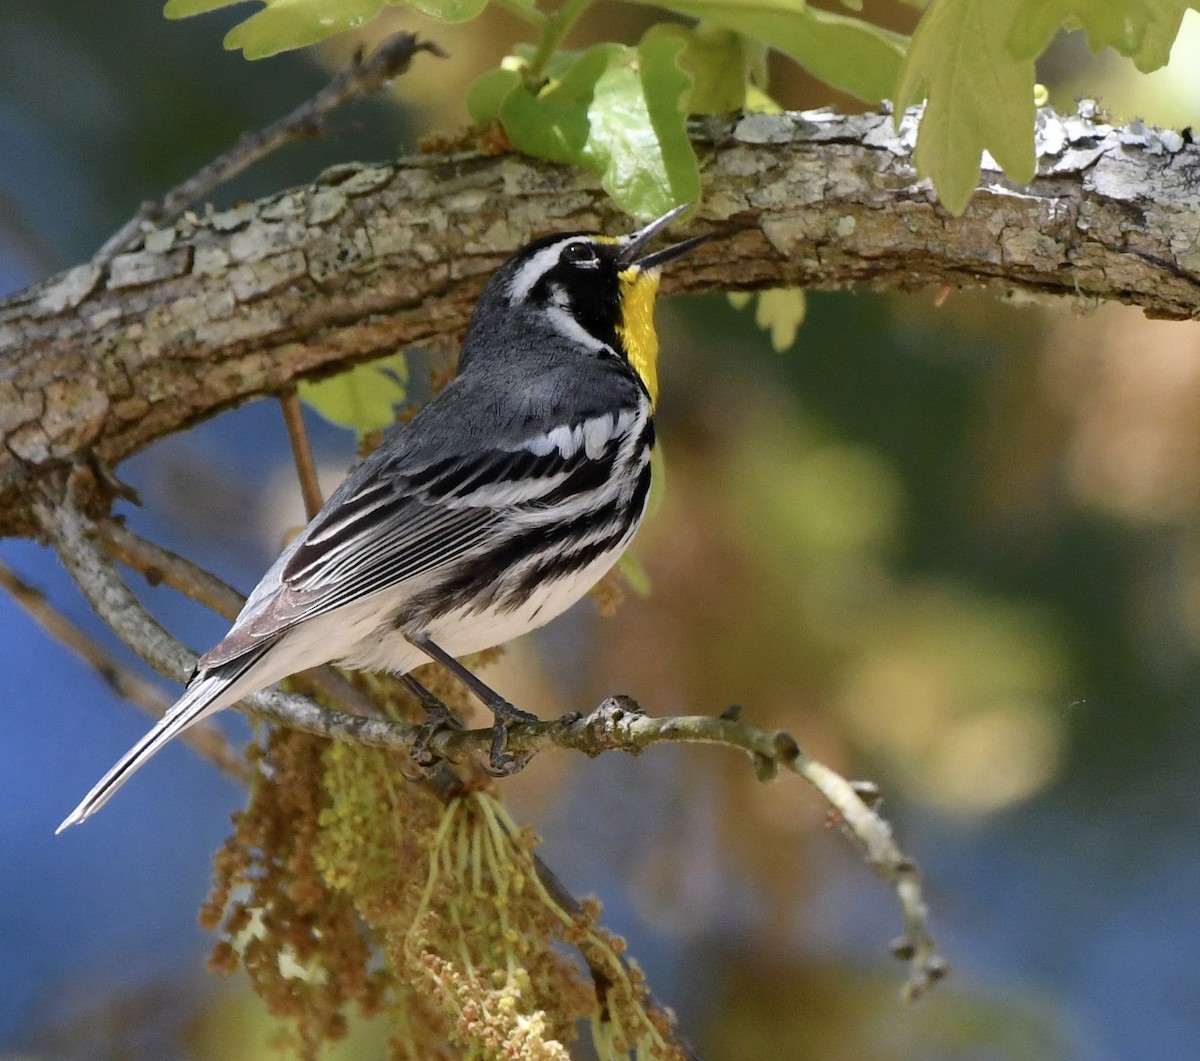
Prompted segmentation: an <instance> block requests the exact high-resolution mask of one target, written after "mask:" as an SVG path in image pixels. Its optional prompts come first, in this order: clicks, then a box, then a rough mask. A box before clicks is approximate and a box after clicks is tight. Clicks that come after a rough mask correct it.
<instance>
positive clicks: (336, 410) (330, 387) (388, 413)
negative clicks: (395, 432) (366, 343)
mask: <svg viewBox="0 0 1200 1061" xmlns="http://www.w3.org/2000/svg"><path fill="white" fill-rule="evenodd" d="M297 392H298V393H299V395H300V397H301V398H302V399H304V401H306V402H307V403H308V404H309V405H310V406H312V407H313V408H314V409H316V411H317V412H319V413H320V414H321V415H322V416H323V417H325V419H326V420H329V421H330V422H332V423H335V424H339V425H340V426H342V427H348V428H351V429H352V430H354V431H356V432H357V433H358V435H359V437H360V438H361V437H362V436H363V435H366V434H370V432H372V431H380V430H382V429H383V428H385V427H391V425H392V424H394V423H395V422H396V418H397V415H398V413H399V411H400V407H401V406H403V405H404V403H405V400H406V399H407V397H408V357H407V356H406V355H405V354H391V355H390V356H388V357H385V358H381V359H380V360H378V361H372V362H370V363H369V364H365V365H356V366H355V367H354V368H352V369H350V371H349V372H341V373H339V374H338V375H336V376H333V377H330V378H328V379H323V380H317V381H315V382H314V381H309V380H302V381H301V382H300V385H299V387H297Z"/></svg>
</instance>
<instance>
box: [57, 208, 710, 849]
mask: <svg viewBox="0 0 1200 1061" xmlns="http://www.w3.org/2000/svg"><path fill="white" fill-rule="evenodd" d="M684 209H686V207H678V208H676V209H675V210H672V211H670V212H669V213H667V214H664V215H663V216H662V217H660V218H658V219H657V220H656V221H653V222H651V223H650V224H649V225H646V226H645V227H644V228H642V229H640V230H639V231H637V232H634V233H633V234H632V235H629V236H623V237H619V238H614V237H608V236H598V235H594V234H588V233H565V234H560V235H554V236H547V237H545V238H543V239H539V240H537V241H536V242H534V243H531V244H529V246H527V247H525V248H523V249H522V250H520V251H518V252H517V253H516V254H515V255H513V257H512V258H510V259H509V260H508V261H507V262H506V263H505V264H504V265H503V266H501V267H500V269H499V270H498V271H497V272H496V274H495V275H494V276H493V277H492V278H491V280H490V281H489V282H488V284H487V286H486V287H485V288H484V291H483V294H482V296H481V297H480V299H479V303H478V304H477V305H476V307H475V312H474V314H473V315H472V318H471V323H470V325H469V326H468V328H467V334H466V339H465V341H464V343H463V348H462V352H461V354H460V356H459V365H458V375H457V377H456V378H455V379H454V381H453V382H452V383H450V384H449V385H448V386H447V387H446V388H445V390H443V391H442V392H441V393H440V394H439V395H438V396H437V397H436V398H434V399H433V400H432V401H431V402H429V404H428V405H426V406H425V407H424V408H423V409H422V410H421V411H420V412H419V413H418V414H417V415H416V416H415V417H414V418H413V419H412V420H411V421H410V422H409V423H408V424H406V425H403V426H401V427H399V428H398V429H396V430H395V431H394V433H392V434H391V435H389V436H388V437H387V438H386V439H385V441H384V442H383V444H382V445H381V446H380V447H379V448H378V449H377V450H375V452H374V453H372V454H371V455H370V456H369V457H367V458H366V460H364V461H363V462H362V463H361V464H359V465H358V467H356V468H355V469H354V470H353V471H352V472H351V473H350V475H349V476H348V477H347V478H346V480H345V481H344V482H343V483H342V484H341V486H340V487H338V489H337V490H336V491H335V492H334V493H333V495H332V496H331V497H330V498H329V500H328V501H327V502H326V504H325V507H324V508H322V509H321V511H320V512H319V513H318V514H317V515H316V516H315V517H314V518H313V520H312V521H311V522H310V523H309V524H308V526H307V527H305V528H304V530H303V531H301V532H300V534H299V535H297V537H296V538H295V539H294V540H293V541H292V542H291V544H290V545H289V546H288V547H287V549H285V550H284V552H283V555H282V556H280V557H279V559H278V560H277V561H276V562H275V564H274V565H273V566H272V567H271V569H270V570H269V571H268V572H267V573H266V575H265V576H263V579H262V581H261V582H260V583H259V584H258V586H257V587H256V588H255V590H254V592H253V593H251V594H250V598H249V600H247V602H246V606H245V607H244V608H243V609H242V612H241V614H240V615H239V616H238V618H237V620H236V621H235V622H234V624H233V628H232V629H231V630H230V631H229V633H228V634H227V635H226V636H225V638H224V640H222V641H221V642H220V644H218V645H217V646H216V647H215V648H213V649H212V650H211V651H210V652H208V653H207V654H205V655H204V656H203V657H201V659H200V662H199V665H198V667H197V669H196V672H195V674H194V675H193V676H192V678H191V681H190V682H189V683H188V686H187V690H186V692H184V694H183V696H182V697H181V698H180V700H179V701H178V702H177V703H176V704H175V705H174V706H173V707H171V709H170V710H169V711H167V713H166V714H165V715H164V716H163V718H162V719H161V720H160V721H159V722H158V724H157V725H155V727H154V728H153V729H152V730H150V732H149V733H147V734H146V736H145V737H143V738H142V739H141V740H140V741H138V743H137V744H135V745H134V746H133V748H131V749H130V750H129V751H128V752H127V753H126V754H125V756H124V757H123V758H122V759H121V760H120V761H119V762H118V763H117V764H116V765H115V766H114V767H113V768H112V769H111V770H110V771H109V772H108V773H107V774H105V775H104V777H103V778H101V779H100V781H99V782H98V783H97V784H96V786H95V787H94V788H93V789H92V790H91V792H89V793H88V794H87V796H85V797H84V799H83V802H81V803H80V804H79V806H78V807H76V808H75V810H74V811H72V812H71V814H70V815H69V816H68V817H67V819H66V820H65V821H64V822H63V823H62V825H60V826H59V830H60V831H61V830H62V829H64V828H66V827H67V826H68V825H74V824H75V823H77V822H81V821H83V820H84V819H85V818H87V817H88V816H89V815H91V814H93V813H94V812H95V811H97V810H98V809H99V808H100V807H102V806H103V805H104V804H105V803H106V802H107V801H108V799H109V798H110V797H111V796H112V794H113V793H114V792H115V791H116V790H117V789H118V788H119V787H120V786H121V785H122V784H124V783H125V781H126V780H127V779H128V778H129V777H130V775H131V774H133V772H134V771H135V770H137V769H138V768H139V767H140V766H141V765H142V764H143V763H144V762H145V761H146V760H147V759H149V758H150V756H152V755H154V753H155V752H157V751H158V750H159V749H160V748H162V746H163V745H164V744H166V743H167V742H168V741H169V740H171V739H172V738H173V737H175V736H177V735H178V734H180V733H181V732H183V730H185V729H187V728H188V727H189V726H191V725H192V724H193V723H195V722H198V721H199V720H200V719H202V718H204V717H206V716H207V715H210V714H212V713H213V712H214V711H218V710H220V709H221V708H224V707H229V706H230V705H232V704H234V703H236V702H237V701H238V700H240V699H241V698H242V697H244V696H246V695H248V694H249V693H252V692H255V691H256V690H259V689H262V688H264V687H266V686H268V685H270V684H272V683H273V682H276V681H279V680H280V679H281V678H285V677H287V676H288V675H289V674H294V673H296V672H297V671H300V670H305V669H307V668H309V667H315V666H318V665H320V664H322V663H327V662H330V661H336V662H340V663H343V664H345V665H346V666H348V667H352V668H359V669H363V670H382V671H391V672H392V673H395V674H399V675H407V674H408V672H409V671H411V670H412V669H413V668H415V667H419V666H421V665H422V664H424V663H428V662H429V661H430V660H436V661H437V662H439V663H442V664H444V665H445V666H446V667H448V668H449V669H450V670H451V671H452V672H453V673H454V674H455V675H456V676H457V677H458V678H459V679H460V680H461V681H462V682H463V683H464V684H465V685H466V686H467V687H468V688H469V689H470V690H471V691H472V693H474V694H475V695H476V696H477V697H478V698H479V699H480V700H481V701H482V702H483V703H484V704H486V705H487V707H488V708H490V709H491V711H492V712H493V714H494V715H495V726H494V730H493V740H492V750H491V757H490V769H491V770H492V771H493V772H495V773H505V772H510V771H511V770H512V769H514V768H515V767H516V766H517V764H516V763H515V762H514V761H513V759H512V757H511V756H510V755H509V754H508V753H507V752H506V751H505V748H504V744H505V736H506V733H507V729H506V726H507V724H509V723H511V722H513V721H517V720H535V718H536V716H533V715H530V714H527V713H526V712H523V711H518V710H517V709H516V708H515V707H513V706H512V705H511V704H509V703H508V702H507V701H506V700H504V699H503V698H502V697H500V696H499V695H497V694H496V693H495V692H493V691H492V690H491V689H489V688H488V687H487V686H486V685H484V684H483V682H481V681H480V680H479V679H478V678H477V677H475V675H474V674H472V673H471V672H470V671H469V670H467V669H466V668H465V667H463V666H462V665H461V664H459V663H458V662H457V661H456V660H455V657H456V656H460V655H464V654H466V653H470V652H477V651H479V650H481V649H484V648H488V647H490V646H492V645H497V644H500V643H501V642H504V641H507V640H509V639H510V638H513V637H516V636H517V635H518V634H523V633H525V632H526V631H528V630H533V629H535V628H537V627H539V626H541V625H542V624H543V623H546V622H548V621H549V620H550V619H553V618H554V617H555V616H556V615H558V614H559V613H560V612H562V611H563V610H564V609H566V608H567V607H568V606H570V605H571V604H573V603H574V602H575V601H577V600H578V599H579V598H580V597H581V596H583V594H584V593H586V592H587V591H588V590H589V589H590V588H591V587H592V586H593V585H595V583H596V581H597V580H598V579H599V578H600V576H601V575H603V574H604V573H605V572H606V571H607V570H608V569H609V568H610V567H611V566H612V565H613V564H614V563H615V562H616V560H617V558H618V557H619V556H620V555H621V553H622V552H623V551H624V549H625V547H626V546H627V545H628V544H629V542H630V539H631V538H632V537H633V535H634V532H635V531H636V530H637V527H638V524H639V523H640V522H641V519H642V514H643V512H644V510H645V507H646V499H647V496H648V494H649V490H650V452H651V450H652V448H653V446H654V419H653V416H654V403H655V399H656V397H657V392H658V380H657V372H656V358H657V354H658V339H657V337H656V335H655V331H654V320H653V312H654V298H655V295H656V293H657V290H658V278H659V270H660V267H661V266H662V265H663V264H664V263H665V262H667V261H670V260H671V259H672V258H675V257H678V256H679V255H681V254H683V253H685V252H687V251H689V250H691V249H692V248H693V247H695V246H697V245H698V244H700V243H702V242H704V240H706V239H708V238H709V236H699V237H695V238H693V239H690V240H686V241H684V242H682V243H677V244H675V245H674V246H670V247H667V248H666V249H664V250H659V251H657V252H653V253H644V252H645V250H646V247H647V246H648V245H649V244H650V242H651V240H653V239H654V237H655V236H656V235H658V234H659V233H660V232H661V231H663V229H665V228H666V227H667V226H668V225H669V224H670V223H671V222H672V221H674V220H675V219H676V218H677V217H678V216H679V215H680V213H682V212H683V210H684ZM406 680H407V681H408V682H409V684H410V686H412V687H413V689H414V691H415V692H417V693H418V695H420V696H421V698H422V702H423V703H424V704H425V705H426V707H427V708H429V709H430V711H431V724H432V716H438V717H439V720H444V719H445V718H446V715H445V709H444V708H442V709H441V713H440V715H439V712H438V706H439V705H438V704H437V702H436V699H435V698H433V697H432V694H429V693H427V692H426V691H425V690H423V689H421V688H420V686H418V685H417V684H416V683H415V681H413V680H412V679H411V677H410V678H407V679H406Z"/></svg>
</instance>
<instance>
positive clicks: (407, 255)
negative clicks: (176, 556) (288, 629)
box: [0, 111, 1200, 536]
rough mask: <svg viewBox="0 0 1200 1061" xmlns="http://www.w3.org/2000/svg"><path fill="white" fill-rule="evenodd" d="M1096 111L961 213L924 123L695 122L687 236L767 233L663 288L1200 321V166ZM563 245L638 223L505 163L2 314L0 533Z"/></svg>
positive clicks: (486, 164)
mask: <svg viewBox="0 0 1200 1061" xmlns="http://www.w3.org/2000/svg"><path fill="white" fill-rule="evenodd" d="M1090 114H1091V111H1085V112H1084V115H1083V116H1079V117H1071V118H1065V119H1062V118H1059V117H1058V116H1056V115H1054V114H1053V113H1052V112H1049V111H1043V112H1042V113H1041V114H1040V115H1039V124H1038V130H1039V131H1038V146H1039V152H1040V159H1041V162H1040V166H1039V176H1038V178H1037V179H1036V180H1035V181H1034V182H1033V183H1032V184H1031V185H1030V186H1029V187H1027V188H1017V187H1015V186H1013V185H1012V184H1011V183H1010V182H1009V181H1007V180H1006V179H1005V178H1004V177H1003V176H1001V175H1000V174H999V173H998V172H996V171H995V170H994V169H992V168H985V171H984V177H983V181H982V184H981V187H980V189H979V192H978V193H977V194H976V196H975V198H974V199H973V200H972V202H971V204H970V205H969V206H968V208H967V211H966V213H965V214H964V215H963V216H962V217H961V218H952V217H950V216H948V215H947V214H946V212H945V211H944V210H942V209H941V208H940V207H939V206H938V205H937V203H936V202H935V201H934V198H933V194H932V190H931V189H930V187H929V186H928V184H927V183H924V182H923V183H915V174H914V171H913V168H912V159H911V148H912V144H913V140H914V133H915V115H914V114H911V113H910V114H909V115H906V116H905V118H904V120H903V122H902V124H901V129H900V131H899V133H896V132H895V131H894V130H893V127H892V120H891V118H890V117H889V116H887V115H880V114H867V115H859V116H855V117H842V116H839V115H836V114H832V113H828V112H811V113H807V114H803V115H800V114H785V115H777V116H773V115H763V114H753V115H747V116H745V117H742V118H740V119H721V120H712V121H709V122H707V123H704V124H703V125H701V126H697V128H696V130H695V132H696V145H697V148H698V150H699V152H700V154H701V158H702V162H703V167H704V180H705V198H704V204H703V207H702V209H701V211H700V215H699V219H698V220H697V221H696V222H695V223H694V228H695V229H696V230H700V229H701V228H704V227H708V226H711V225H713V224H718V223H722V222H726V221H728V220H729V219H730V218H734V217H736V218H738V219H739V220H743V221H748V222H752V223H753V224H754V225H755V228H754V229H753V230H750V231H744V232H740V233H738V234H737V235H735V236H732V237H731V238H729V239H727V240H724V241H722V242H721V243H720V244H719V245H718V244H709V245H707V246H705V247H702V248H700V249H699V250H698V251H697V252H696V253H695V254H694V255H692V256H690V257H689V258H688V259H686V260H685V261H681V262H679V263H676V265H675V266H674V267H673V268H672V270H671V271H670V273H669V274H668V276H667V277H666V287H667V290H674V291H680V290H687V291H699V290H718V289H719V290H734V289H752V288H762V287H776V286H782V285H800V286H804V287H811V288H823V289H830V288H841V287H847V286H851V285H855V284H864V283H866V284H872V285H874V286H879V287H901V288H914V287H919V286H922V285H926V284H938V285H951V286H955V287H963V286H977V287H985V288H989V289H992V290H997V291H1008V290H1013V289H1015V290H1017V291H1021V292H1024V293H1026V294H1032V295H1036V296H1040V295H1063V296H1067V297H1070V298H1073V299H1085V300H1099V299H1115V300H1120V301H1123V302H1129V303H1133V304H1135V305H1139V306H1141V307H1142V308H1143V309H1144V310H1145V311H1146V312H1147V313H1148V314H1150V315H1153V316H1158V317H1173V318H1189V317H1192V316H1194V315H1195V314H1196V312H1197V308H1198V307H1200V251H1198V250H1197V249H1196V248H1197V247H1200V212H1197V211H1196V210H1195V209H1194V205H1195V191H1194V189H1195V187H1196V185H1197V184H1198V183H1200V147H1197V146H1196V145H1194V144H1192V143H1190V142H1189V141H1185V140H1184V138H1182V137H1180V136H1179V135H1178V134H1170V133H1164V134H1156V133H1153V132H1148V131H1146V130H1145V129H1144V128H1143V127H1141V126H1140V125H1134V126H1129V127H1126V128H1124V129H1114V128H1112V127H1110V126H1108V125H1104V124H1102V123H1099V122H1096V121H1093V120H1091V118H1090V117H1089V116H1090ZM570 228H601V229H606V230H609V231H622V230H625V229H627V228H628V221H627V220H626V219H624V218H622V217H620V216H618V213H617V211H616V209H615V207H614V206H613V205H612V203H611V201H609V200H608V199H607V198H606V197H605V195H604V193H603V192H602V191H601V190H600V188H599V186H598V182H597V181H596V179H595V178H594V177H593V176H592V175H590V174H585V173H581V172H577V171H574V170H569V169H566V168H563V167H559V166H552V165H549V164H543V163H538V162H534V161H531V160H529V159H525V158H520V157H517V156H511V155H510V156H504V157H500V158H485V157H482V156H480V155H477V154H474V153H462V154H456V155H427V156H419V157H416V158H408V159H402V160H400V161H398V162H395V163H389V164H384V165H365V164H347V165H343V166H338V167H336V168H334V169H331V170H329V171H327V172H326V173H324V174H322V175H321V176H320V177H319V178H318V179H317V180H316V181H314V182H313V183H312V184H311V185H309V186H307V187H305V188H299V189H293V190H290V191H286V192H281V193H279V194H278V195H274V196H271V197H269V198H266V199H262V200H260V201H258V202H255V203H248V204H244V205H240V206H237V207H234V208H232V209H229V210H223V211H220V212H211V211H210V212H209V213H207V214H206V215H205V216H204V217H196V216H192V215H190V214H189V215H184V217H183V218H182V219H180V220H179V221H178V222H176V223H175V224H174V225H172V226H169V227H166V228H163V229H157V230H154V231H150V232H146V233H144V234H143V235H142V236H141V237H140V239H139V242H138V244H137V246H136V247H135V249H132V250H130V251H129V252H127V253H124V254H119V255H117V256H116V257H114V258H113V259H112V260H111V261H109V262H107V263H88V264H85V265H80V266H77V267H76V268H74V269H71V270H69V271H68V272H66V273H63V274H61V275H59V276H57V277H54V278H52V279H49V280H47V281H44V282H43V283H41V284H38V285H35V286H34V287H32V288H30V289H28V290H27V291H25V292H22V293H21V294H18V295H16V296H13V297H12V298H10V299H8V300H7V301H4V302H0V536H3V535H12V534H23V535H29V534H32V533H34V532H35V527H34V521H33V519H32V518H31V504H32V500H33V498H34V496H35V492H36V491H35V488H36V486H37V485H38V484H39V482H42V481H43V480H44V478H45V476H46V475H47V473H48V472H50V471H53V470H55V469H58V468H61V467H63V466H64V465H65V464H71V463H74V462H75V461H77V460H78V458H79V457H80V456H82V455H83V454H87V453H90V454H93V455H94V456H95V457H96V458H98V459H99V460H100V461H101V462H103V463H106V464H110V465H112V464H116V463H117V462H119V461H121V460H123V459H124V458H125V457H127V456H129V455H130V454H131V453H134V452H136V451H138V450H140V449H142V448H144V447H145V446H146V445H148V444H149V443H150V442H152V441H153V440H155V439H156V438H160V437H162V436H163V435H167V434H171V433H173V432H176V431H179V430H181V429H183V428H185V427H188V426H190V425H191V424H193V423H195V422H196V421H198V420H201V419H204V418H206V417H209V416H212V415H214V414H216V413H218V412H220V411H222V410H224V409H227V408H229V407H231V406H233V405H236V404H237V403H239V402H242V401H245V400H246V399H248V398H252V397H255V396H258V395H262V394H268V393H275V392H278V391H279V390H281V389H282V388H284V387H286V386H287V385H288V384H290V383H291V382H293V381H294V380H296V379H297V378H298V377H301V376H311V375H319V374H322V373H328V372H334V371H337V370H339V369H343V368H346V367H347V366H349V365H351V364H353V363H356V362H359V361H364V360H368V359H370V358H374V357H379V356H381V355H384V354H388V353H391V352H393V351H394V350H396V349H397V348H401V347H405V346H408V345H410V344H413V343H418V342H422V341H427V340H430V339H433V338H436V337H438V336H446V335H451V334H454V333H456V332H458V331H459V330H461V329H462V328H463V327H464V326H465V324H466V321H467V317H468V315H469V313H470V310H471V307H472V306H473V304H474V302H475V299H476V297H477V296H478V294H479V290H480V287H481V285H482V283H483V280H484V279H485V277H486V276H487V275H488V274H489V273H490V272H491V271H492V270H493V269H494V268H495V267H496V265H497V264H498V263H499V262H500V261H501V260H502V258H503V257H504V256H506V255H507V254H508V253H510V252H511V251H512V250H513V249H514V248H516V247H517V246H519V245H520V244H521V243H523V242H524V241H526V240H528V239H529V238H530V237H532V236H533V235H535V234H537V233H541V232H545V231H547V230H553V229H570ZM83 500H87V499H86V498H85V499H83ZM103 500H104V499H103V497H102V496H101V494H100V493H99V492H97V494H96V495H95V496H94V497H93V498H91V505H92V510H93V511H94V512H95V513H96V514H98V513H99V512H100V511H101V510H102V509H103Z"/></svg>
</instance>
